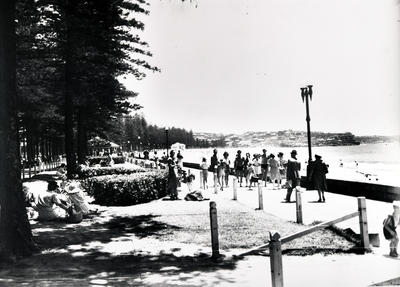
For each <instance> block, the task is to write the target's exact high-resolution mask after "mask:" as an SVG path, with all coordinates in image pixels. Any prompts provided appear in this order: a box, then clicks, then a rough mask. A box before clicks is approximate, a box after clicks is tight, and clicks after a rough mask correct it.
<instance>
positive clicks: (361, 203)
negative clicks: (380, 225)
mask: <svg viewBox="0 0 400 287" xmlns="http://www.w3.org/2000/svg"><path fill="white" fill-rule="evenodd" d="M357 202H358V217H359V222H360V237H361V246H362V248H364V251H365V250H367V249H369V237H368V220H367V205H366V201H365V197H363V196H360V197H357Z"/></svg>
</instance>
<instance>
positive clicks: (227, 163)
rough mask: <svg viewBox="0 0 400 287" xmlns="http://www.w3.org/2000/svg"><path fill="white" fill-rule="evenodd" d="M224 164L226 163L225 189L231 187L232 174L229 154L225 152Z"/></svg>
mask: <svg viewBox="0 0 400 287" xmlns="http://www.w3.org/2000/svg"><path fill="white" fill-rule="evenodd" d="M223 156H224V163H225V173H224V178H223V179H224V180H225V187H229V174H230V171H231V170H230V166H231V161H230V160H229V158H228V157H229V153H228V152H224V154H223Z"/></svg>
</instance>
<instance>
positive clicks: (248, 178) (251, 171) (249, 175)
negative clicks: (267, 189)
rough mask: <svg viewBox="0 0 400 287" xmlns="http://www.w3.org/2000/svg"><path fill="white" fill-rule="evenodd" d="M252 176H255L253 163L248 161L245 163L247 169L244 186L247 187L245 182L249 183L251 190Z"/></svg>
mask: <svg viewBox="0 0 400 287" xmlns="http://www.w3.org/2000/svg"><path fill="white" fill-rule="evenodd" d="M253 178H256V175H255V173H254V167H253V164H252V163H251V162H249V163H248V165H247V171H246V187H247V183H249V190H251V186H252V179H253Z"/></svg>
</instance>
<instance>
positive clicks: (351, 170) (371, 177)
mask: <svg viewBox="0 0 400 287" xmlns="http://www.w3.org/2000/svg"><path fill="white" fill-rule="evenodd" d="M263 148H265V149H266V150H267V154H270V153H273V154H275V155H277V153H278V152H283V153H284V159H288V158H289V157H290V152H291V151H292V149H296V150H297V153H298V156H297V158H298V160H299V161H300V162H301V163H302V175H305V174H306V162H307V160H308V149H307V147H295V148H289V147H272V146H271V147H268V146H260V147H239V148H219V149H217V150H218V157H219V158H220V157H222V154H223V153H224V151H227V152H228V153H229V159H230V160H231V163H232V167H233V161H234V159H235V156H236V152H237V150H239V149H240V150H241V151H242V155H245V153H246V152H249V153H250V154H251V155H253V154H254V153H260V154H261V153H262V149H263ZM212 151H213V149H212V148H208V149H186V150H185V151H183V152H182V154H183V156H184V159H183V160H184V161H185V162H194V163H200V162H201V160H202V158H203V157H205V158H206V159H207V162H208V163H209V162H210V158H211V156H212ZM312 154H313V157H314V154H319V155H321V156H322V160H323V161H324V162H325V163H327V164H329V173H328V174H327V177H328V178H332V179H343V180H352V181H360V182H371V183H376V184H385V185H393V186H400V143H379V144H361V145H358V146H323V147H313V148H312ZM341 162H342V163H343V166H341V165H340V163H341ZM356 162H357V163H358V165H357V164H356Z"/></svg>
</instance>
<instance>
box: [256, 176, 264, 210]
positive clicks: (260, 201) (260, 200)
mask: <svg viewBox="0 0 400 287" xmlns="http://www.w3.org/2000/svg"><path fill="white" fill-rule="evenodd" d="M257 187H258V210H264V202H263V194H262V187H261V184H260V182H257Z"/></svg>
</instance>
